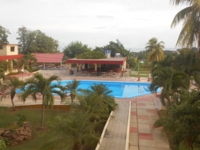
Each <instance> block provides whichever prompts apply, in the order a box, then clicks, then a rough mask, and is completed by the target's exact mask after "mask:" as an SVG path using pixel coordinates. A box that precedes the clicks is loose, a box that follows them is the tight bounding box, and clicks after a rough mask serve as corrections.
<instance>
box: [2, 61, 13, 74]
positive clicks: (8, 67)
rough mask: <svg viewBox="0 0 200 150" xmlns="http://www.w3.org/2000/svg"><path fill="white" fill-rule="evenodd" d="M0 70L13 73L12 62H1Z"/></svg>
mask: <svg viewBox="0 0 200 150" xmlns="http://www.w3.org/2000/svg"><path fill="white" fill-rule="evenodd" d="M0 68H1V69H2V70H4V72H6V71H9V72H10V71H11V65H10V61H1V63H0Z"/></svg>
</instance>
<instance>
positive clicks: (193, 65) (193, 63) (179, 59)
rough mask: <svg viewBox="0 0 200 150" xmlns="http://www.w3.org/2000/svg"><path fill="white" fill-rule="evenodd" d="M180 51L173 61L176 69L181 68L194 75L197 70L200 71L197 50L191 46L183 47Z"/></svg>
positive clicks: (199, 58) (199, 59)
mask: <svg viewBox="0 0 200 150" xmlns="http://www.w3.org/2000/svg"><path fill="white" fill-rule="evenodd" d="M178 53H179V54H178V55H177V56H176V57H175V59H174V63H173V67H174V68H175V69H180V70H182V71H184V72H185V73H187V74H188V75H189V76H193V73H194V72H195V71H200V66H199V63H200V57H199V55H197V52H195V51H193V50H191V49H189V48H183V49H181V50H179V51H178Z"/></svg>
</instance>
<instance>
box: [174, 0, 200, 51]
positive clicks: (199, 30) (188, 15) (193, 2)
mask: <svg viewBox="0 0 200 150" xmlns="http://www.w3.org/2000/svg"><path fill="white" fill-rule="evenodd" d="M171 1H172V2H173V4H175V5H180V4H181V3H188V4H189V6H188V7H186V8H184V9H183V10H181V11H179V12H178V13H177V14H176V15H175V17H174V19H173V21H172V24H171V27H174V26H176V25H177V24H178V23H180V22H183V28H182V30H181V32H180V34H179V37H178V40H177V45H181V46H182V47H183V46H186V47H193V46H194V44H195V43H196V42H198V48H199V51H200V27H199V24H200V20H199V17H200V14H199V11H200V4H199V0H171Z"/></svg>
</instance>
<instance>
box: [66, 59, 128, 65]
mask: <svg viewBox="0 0 200 150" xmlns="http://www.w3.org/2000/svg"><path fill="white" fill-rule="evenodd" d="M125 61H126V57H121V58H105V59H77V58H72V59H68V60H67V61H66V63H72V64H73V63H79V64H121V65H123V64H124V62H125Z"/></svg>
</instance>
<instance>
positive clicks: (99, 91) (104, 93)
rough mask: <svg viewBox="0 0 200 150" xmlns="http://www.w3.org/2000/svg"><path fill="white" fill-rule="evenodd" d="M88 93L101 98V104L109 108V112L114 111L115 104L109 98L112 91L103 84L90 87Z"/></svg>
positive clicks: (111, 97) (111, 98)
mask: <svg viewBox="0 0 200 150" xmlns="http://www.w3.org/2000/svg"><path fill="white" fill-rule="evenodd" d="M89 91H90V92H91V93H92V94H94V95H98V96H101V98H102V101H103V103H105V104H106V105H107V106H108V107H109V110H110V111H112V110H114V109H115V107H116V105H117V104H116V102H115V100H114V98H113V96H111V93H112V91H111V90H109V88H108V87H107V86H106V85H105V84H94V85H92V86H90V89H89Z"/></svg>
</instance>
